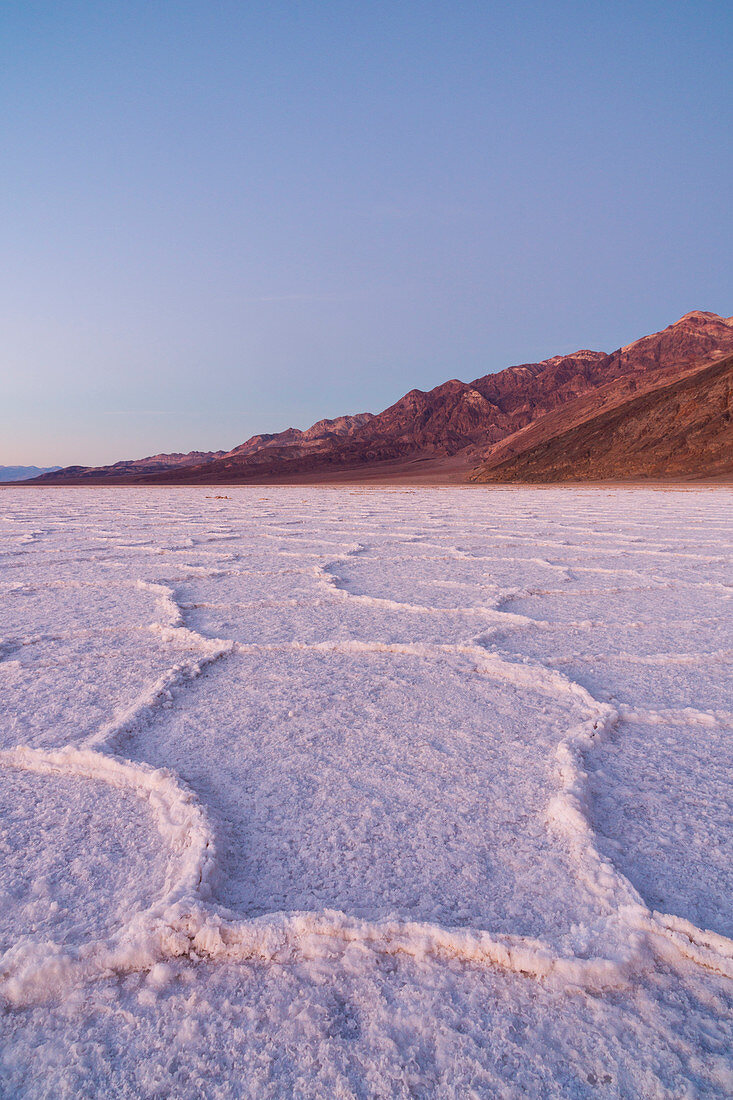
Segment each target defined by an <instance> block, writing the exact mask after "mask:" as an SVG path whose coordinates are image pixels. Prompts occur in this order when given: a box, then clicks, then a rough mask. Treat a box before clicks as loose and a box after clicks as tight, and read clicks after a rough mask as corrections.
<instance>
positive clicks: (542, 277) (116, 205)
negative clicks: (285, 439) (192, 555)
mask: <svg viewBox="0 0 733 1100" xmlns="http://www.w3.org/2000/svg"><path fill="white" fill-rule="evenodd" d="M0 27H1V28H2V45H0V50H1V51H2V52H1V54H0V56H1V57H2V66H3V72H4V77H3V80H2V88H3V114H4V118H5V123H6V140H7V149H8V153H9V155H8V156H7V157H6V170H5V173H4V183H5V187H4V188H3V193H2V198H1V199H0V204H1V205H0V214H1V216H2V224H3V231H2V239H3V245H4V252H5V257H6V263H5V265H4V271H3V276H2V280H3V302H4V307H3V313H4V317H3V320H4V329H5V332H6V339H5V347H4V368H3V389H4V394H5V401H4V402H3V409H4V413H5V415H4V417H3V423H2V439H3V448H2V452H1V453H0V463H3V464H8V465H11V464H28V465H30V464H35V465H56V464H60V465H67V464H71V463H84V464H98V463H106V462H114V461H117V460H119V459H123V458H134V457H139V456H142V455H146V454H152V453H156V452H160V451H188V450H192V449H202V450H204V449H212V450H213V449H218V448H228V447H233V446H235V445H236V444H238V443H240V442H242V441H243V440H244V439H245V438H247V437H248V436H249V435H251V434H253V433H254V432H258V431H279V430H281V429H283V428H285V427H287V426H289V425H291V424H292V425H293V426H296V427H307V426H308V425H309V424H311V423H312V422H313V421H315V420H318V419H320V418H321V417H332V416H337V415H340V414H342V413H354V412H361V411H366V410H368V411H372V412H375V411H378V410H380V409H382V408H384V407H385V406H387V405H389V404H390V403H391V402H393V401H394V400H396V399H397V398H398V397H399V396H401V394H403V393H404V392H405V391H407V390H409V389H411V388H412V387H415V386H417V387H419V388H421V389H429V388H430V387H432V386H434V385H436V384H438V383H439V382H442V381H445V380H446V379H448V378H450V377H456V376H457V377H460V378H462V379H464V380H468V379H471V378H474V377H476V376H478V375H482V374H486V373H488V372H490V371H494V370H500V369H502V368H504V367H506V366H508V365H510V364H512V363H518V362H522V361H530V360H536V359H543V358H546V357H547V356H551V355H554V354H558V353H561V352H571V351H575V350H577V349H578V348H579V347H590V348H594V349H598V350H603V351H611V350H613V349H614V348H616V347H618V346H619V345H620V344H622V343H626V342H628V341H629V340H631V339H633V338H635V337H637V336H642V335H644V334H645V333H648V332H654V331H657V330H659V329H661V328H663V327H664V326H665V325H667V324H669V323H671V322H673V321H675V320H677V319H678V318H679V317H680V316H682V315H683V314H685V313H687V312H688V311H690V310H693V309H703V310H713V311H716V312H719V313H721V314H723V315H725V316H727V315H729V314H730V313H731V311H732V309H733V305H732V297H733V296H732V294H731V290H732V289H733V286H732V282H733V281H732V280H731V264H730V254H731V252H730V241H731V228H732V226H733V216H732V214H731V210H730V204H729V202H728V201H727V194H726V192H725V189H724V188H722V187H721V186H720V181H721V179H725V178H729V177H730V175H731V169H732V168H733V154H732V153H731V145H730V141H729V140H727V139H726V134H728V133H730V126H731V122H732V121H733V119H732V118H731V114H732V113H733V112H732V111H731V102H732V101H733V100H732V97H731V76H730V68H729V60H728V59H729V57H730V53H731V46H732V45H733V43H732V42H731V39H732V38H733V34H732V33H731V32H732V30H733V16H731V13H730V9H729V8H728V7H727V5H726V6H725V7H724V6H723V5H722V4H719V3H711V4H706V5H704V6H703V5H699V4H679V5H674V6H672V7H670V6H665V7H662V6H661V5H659V4H652V3H642V4H636V5H630V4H616V5H613V6H608V7H606V8H603V9H599V10H596V11H588V10H587V9H586V8H584V7H583V6H581V5H579V4H559V5H554V6H553V10H552V11H551V12H550V11H548V9H547V7H546V6H545V5H542V4H539V3H519V4H516V3H515V4H511V5H509V4H505V3H500V4H496V5H491V6H490V7H489V6H486V5H480V4H474V3H469V4H466V5H462V6H461V9H460V10H456V9H455V8H454V7H453V6H449V5H448V4H444V3H431V4H428V5H425V4H422V5H418V4H409V3H408V4H405V5H400V6H399V7H397V6H396V5H389V4H379V3H377V4H374V5H370V6H369V7H368V8H365V7H362V6H360V5H357V4H352V3H334V4H329V5H325V6H322V7H319V8H318V9H316V8H315V7H313V6H310V5H299V6H297V7H295V6H293V5H287V4H268V5H264V4H259V3H255V4H253V5H248V6H247V8H246V9H245V8H244V7H242V6H241V5H237V4H233V3H222V4H219V5H217V6H216V8H215V9H214V8H213V7H210V6H208V5H204V4H201V3H187V4H180V5H172V6H167V7H165V8H163V7H162V6H156V7H153V6H150V5H144V4H140V3H130V4H127V5H125V6H124V7H121V6H118V5H108V4H102V5H94V6H92V5H89V4H86V3H71V4H65V5H63V6H59V5H52V4H49V3H37V4H19V3H9V4H6V5H4V6H3V11H2V13H0Z"/></svg>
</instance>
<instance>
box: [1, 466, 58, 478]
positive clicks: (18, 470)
mask: <svg viewBox="0 0 733 1100" xmlns="http://www.w3.org/2000/svg"><path fill="white" fill-rule="evenodd" d="M60 469H61V467H60V466H0V481H30V480H31V479H32V478H35V477H39V475H40V474H50V473H55V472H56V471H57V470H60Z"/></svg>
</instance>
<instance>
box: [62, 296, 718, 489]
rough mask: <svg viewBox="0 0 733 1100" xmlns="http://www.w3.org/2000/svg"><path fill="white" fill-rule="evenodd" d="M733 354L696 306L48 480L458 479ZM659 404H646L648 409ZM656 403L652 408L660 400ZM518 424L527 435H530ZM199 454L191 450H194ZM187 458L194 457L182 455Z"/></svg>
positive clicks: (714, 318) (710, 316) (712, 318)
mask: <svg viewBox="0 0 733 1100" xmlns="http://www.w3.org/2000/svg"><path fill="white" fill-rule="evenodd" d="M731 353H733V318H723V317H720V316H718V315H717V314H715V313H707V312H704V311H700V310H695V311H692V312H691V313H687V314H685V316H684V317H682V318H680V320H679V321H677V322H675V323H674V324H672V325H669V326H668V327H667V328H665V329H663V330H662V331H661V332H658V333H652V334H651V335H649V336H644V337H641V338H640V339H638V340H635V341H633V342H632V343H630V344H627V345H625V346H624V347H621V348H618V349H617V350H616V351H614V352H611V353H610V354H607V353H605V352H602V351H592V350H588V349H583V350H580V351H577V352H573V353H572V354H570V355H555V356H552V357H551V358H549V359H545V360H543V361H541V362H538V363H522V364H519V365H517V366H512V367H509V368H507V369H506V370H503V371H500V372H498V373H495V374H487V375H483V376H482V377H480V378H476V379H474V380H473V381H472V382H468V383H466V382H462V381H460V380H459V379H455V378H453V379H450V380H449V381H447V382H444V383H442V384H441V385H439V386H436V387H435V388H434V389H432V390H429V391H427V392H426V391H423V390H419V389H413V390H410V392H409V393H407V394H405V395H404V396H403V397H401V398H400V399H399V400H398V401H396V402H395V403H394V404H393V405H391V406H389V408H387V409H384V410H383V411H382V412H381V413H378V414H376V415H372V414H370V413H362V414H358V415H356V416H344V417H338V418H336V419H335V420H323V421H319V422H318V423H317V424H314V425H313V426H312V427H311V428H309V429H307V430H305V431H300V430H298V429H296V428H288V429H286V430H285V431H284V432H279V433H275V434H269V435H256V436H252V437H251V438H250V439H249V440H247V441H246V442H245V443H243V444H241V445H239V446H238V447H235V448H233V449H232V450H231V451H228V452H226V453H222V452H217V453H214V454H211V455H207V456H206V457H205V458H204V459H202V460H200V461H198V462H196V461H181V462H178V463H177V464H176V465H171V466H168V467H165V466H161V465H158V466H157V467H155V468H152V467H151V464H152V463H153V462H154V461H155V460H157V459H165V458H166V457H168V456H155V457H154V459H145V460H140V462H139V463H138V464H135V463H117V464H115V466H114V467H103V468H98V469H96V470H95V469H93V468H90V469H85V470H83V471H79V472H77V470H76V469H75V468H71V469H67V470H64V471H61V473H60V474H56V475H50V476H47V477H46V478H44V480H48V481H51V480H54V481H68V480H100V481H104V480H107V479H109V478H111V477H115V478H119V477H124V478H125V480H136V481H137V480H139V481H155V482H161V483H177V482H178V483H195V482H217V481H222V482H227V481H229V482H248V481H252V482H259V481H279V480H285V481H287V480H291V479H295V480H308V479H310V478H313V479H316V480H323V479H324V478H336V479H338V478H340V477H341V476H344V477H346V476H348V477H350V478H351V477H353V475H354V473H355V472H358V471H360V470H362V471H365V472H369V471H374V470H376V469H380V468H381V467H382V466H384V467H385V470H386V471H387V473H389V474H390V476H392V477H395V478H399V476H400V466H401V464H409V465H410V469H411V470H412V469H414V468H415V465H416V464H417V465H418V466H419V464H420V463H423V464H425V465H426V468H428V467H429V468H430V469H431V470H437V471H439V469H440V466H441V464H444V465H445V466H446V468H448V467H450V469H451V471H452V475H453V476H454V477H456V476H459V475H460V474H461V471H462V472H463V474H464V476H465V477H467V476H468V475H469V473H470V472H471V471H472V470H474V469H476V468H487V466H488V465H491V466H492V467H494V466H498V465H500V464H501V462H503V461H505V460H507V459H509V458H510V457H511V456H512V454H516V453H518V452H519V451H522V450H524V449H525V448H526V447H527V446H529V445H530V444H532V445H537V444H538V443H539V442H541V441H542V440H546V439H549V438H550V437H552V436H553V435H555V434H562V433H563V432H566V431H568V430H570V429H571V428H573V427H574V426H577V425H578V424H579V423H582V422H583V421H584V420H585V419H588V418H592V417H594V416H596V415H597V414H599V413H600V412H602V411H603V410H609V409H610V408H614V407H616V406H620V405H622V404H623V403H624V402H625V401H626V400H627V399H629V398H631V397H632V396H633V395H634V394H639V393H641V392H642V391H644V390H648V389H653V388H654V387H656V386H660V385H663V384H665V383H666V382H668V381H670V380H673V379H675V378H677V377H679V376H680V375H681V374H683V373H684V372H685V371H687V370H689V369H691V368H693V367H695V368H701V367H704V366H705V365H707V364H709V363H710V362H712V361H714V360H715V359H718V358H720V357H721V356H724V355H725V354H731ZM651 407H652V406H651V405H650V408H651ZM654 407H656V406H654ZM523 433H528V434H527V436H526V438H525V436H524V435H523ZM192 454H195V452H192ZM175 457H177V458H179V459H184V460H186V459H190V458H191V456H175Z"/></svg>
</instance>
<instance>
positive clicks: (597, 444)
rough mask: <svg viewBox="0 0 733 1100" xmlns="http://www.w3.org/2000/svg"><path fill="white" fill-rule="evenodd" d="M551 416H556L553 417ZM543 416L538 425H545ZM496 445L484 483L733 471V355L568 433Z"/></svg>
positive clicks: (481, 476) (476, 477)
mask: <svg viewBox="0 0 733 1100" xmlns="http://www.w3.org/2000/svg"><path fill="white" fill-rule="evenodd" d="M548 419H549V418H548ZM541 426H542V425H541V422H540V423H538V424H537V425H534V426H533V427H534V428H535V429H540V428H541ZM526 436H527V438H526V439H525V440H524V444H525V445H524V446H523V447H522V448H521V449H519V450H518V451H517V452H516V453H514V454H509V455H508V456H507V451H508V448H505V449H504V452H502V451H501V449H497V450H496V451H495V452H494V454H493V456H492V457H491V458H490V459H489V461H488V462H487V463H486V464H485V465H484V466H482V467H481V468H480V469H479V470H478V471H476V472H475V473H474V474H473V475H472V478H471V480H473V481H477V482H559V481H605V480H609V481H626V480H634V479H645V478H670V477H679V478H690V479H695V478H697V477H722V476H726V475H732V474H733V356H728V357H726V358H724V359H721V360H719V361H717V362H715V363H712V364H710V365H706V366H704V367H702V368H700V367H697V368H693V369H692V370H688V371H687V372H685V373H683V374H682V375H681V376H678V377H677V378H676V379H675V380H673V381H669V380H667V381H664V382H661V383H659V382H658V383H657V384H656V385H655V386H652V387H646V388H644V389H643V390H642V392H641V393H637V394H635V395H634V396H633V397H627V398H626V399H625V400H619V401H617V402H615V403H612V405H611V407H610V408H605V409H604V410H603V411H601V412H595V413H594V414H592V415H589V416H587V417H586V418H585V419H584V420H581V421H580V422H579V423H576V424H574V425H573V426H572V427H570V428H566V429H565V430H564V431H558V432H555V433H554V434H552V433H547V432H545V438H542V437H541V436H542V433H541V432H539V431H537V430H536V431H535V432H534V433H533V432H531V431H530V432H527V433H526Z"/></svg>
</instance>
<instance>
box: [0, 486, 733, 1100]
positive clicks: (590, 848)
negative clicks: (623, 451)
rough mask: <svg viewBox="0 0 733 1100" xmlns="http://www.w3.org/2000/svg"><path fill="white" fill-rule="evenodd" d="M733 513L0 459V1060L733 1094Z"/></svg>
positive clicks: (192, 1087)
mask: <svg viewBox="0 0 733 1100" xmlns="http://www.w3.org/2000/svg"><path fill="white" fill-rule="evenodd" d="M222 493H224V494H225V495H226V498H225V499H220V496H221V494H222ZM732 536H733V525H732V524H731V495H730V492H729V491H727V490H724V489H719V490H703V489H697V490H689V491H683V490H676V491H664V492H663V491H652V490H636V489H635V490H607V489H604V490H601V489H585V490H580V489H578V490H569V489H563V490H560V489H548V490H530V489H514V488H512V489H498V488H494V489H478V488H471V489H458V488H451V489H432V490H431V489H419V490H406V489H379V490H377V489H369V490H360V489H357V488H353V489H338V490H336V489H329V488H319V489H302V488H298V489H278V488H271V489H263V488H227V489H225V490H214V489H211V488H206V487H201V488H195V489H188V488H186V489H165V488H145V489H142V488H141V489H132V488H124V489H123V488H117V489H99V488H96V489H90V488H86V489H71V488H66V489H64V488H44V489H35V488H34V489H30V488H17V489H15V488H13V489H6V490H2V491H0V570H1V571H0V601H1V602H0V699H1V700H2V719H1V721H0V739H1V740H0V750H1V751H0V764H1V765H2V767H1V768H0V848H1V851H2V859H1V860H0V897H1V899H2V904H1V905H0V950H1V951H2V956H1V958H0V999H2V1004H3V1006H4V1012H3V1014H2V1016H1V1017H0V1035H1V1036H2V1039H1V1043H2V1051H1V1053H0V1094H1V1095H3V1096H5V1095H7V1096H34V1097H36V1096H37V1097H47V1096H57V1097H63V1096H83V1095H89V1096H97V1095H104V1096H135V1097H138V1096H146V1097H147V1096H161V1097H162V1096H175V1097H189V1096H190V1097H197V1096H211V1097H229V1096H258V1097H259V1096H290V1095H297V1096H304V1097H305V1096H334V1097H351V1096H355V1097H373V1096H374V1097H377V1096H398V1097H410V1096H418V1097H419V1096H478V1097H483V1096H502V1097H505V1096H506V1097H524V1096H542V1097H552V1096H573V1097H575V1096H593V1097H605V1096H608V1097H610V1096H625V1097H626V1096H628V1097H631V1096H644V1097H663V1096H664V1097H666V1096H728V1095H730V1094H731V1092H733V1066H732V1065H731V1060H730V1053H729V1052H730V1045H731V1030H732V1029H731V1018H732V1013H731V1007H733V1004H732V1002H733V998H732V997H731V992H732V989H731V977H733V942H732V941H731V938H730V937H732V936H733V921H732V919H731V894H732V893H733V861H732V860H731V835H732V833H733V813H731V809H732V807H731V789H730V763H731V757H732V755H733V754H732V753H731V738H732V734H733V704H732V702H731V699H732V696H733V693H732V692H731V655H732V654H733V617H732V616H731V609H732V605H731V602H730V601H731V595H732V594H733V570H732V569H731V560H732V558H733V555H732V553H731V551H732V549H733V548H732V546H731V543H732V541H733V537H732Z"/></svg>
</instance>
